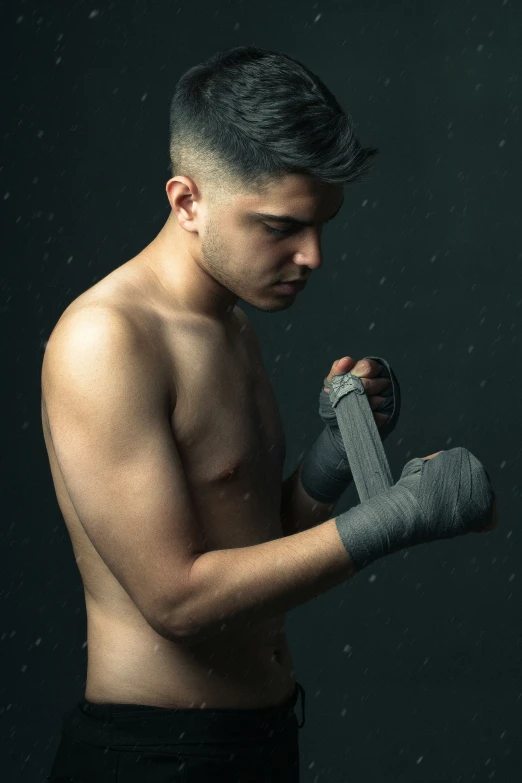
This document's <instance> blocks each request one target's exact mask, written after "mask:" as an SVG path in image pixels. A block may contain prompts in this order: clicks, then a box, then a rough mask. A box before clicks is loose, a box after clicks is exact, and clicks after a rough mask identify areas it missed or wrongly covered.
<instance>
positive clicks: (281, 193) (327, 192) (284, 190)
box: [237, 176, 344, 212]
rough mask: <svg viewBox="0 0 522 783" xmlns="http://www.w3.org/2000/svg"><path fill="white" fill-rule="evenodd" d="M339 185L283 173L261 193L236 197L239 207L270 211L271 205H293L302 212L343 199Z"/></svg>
mask: <svg viewBox="0 0 522 783" xmlns="http://www.w3.org/2000/svg"><path fill="white" fill-rule="evenodd" d="M343 192H344V188H343V186H342V185H330V184H327V183H320V182H313V181H312V180H310V178H309V177H300V176H299V177H297V176H292V177H285V178H284V179H283V180H278V181H275V182H274V184H269V185H268V186H267V187H266V189H265V190H264V192H262V193H248V194H242V195H241V196H239V197H238V199H237V206H238V207H239V208H240V209H246V210H249V211H250V210H253V211H259V212H263V211H265V212H266V211H270V210H272V211H273V210H274V209H284V210H287V211H288V209H292V210H299V211H303V212H309V211H310V210H312V211H314V210H315V209H320V208H321V206H322V205H324V207H325V208H326V209H330V208H331V207H332V206H334V205H337V204H339V203H341V202H342V200H343Z"/></svg>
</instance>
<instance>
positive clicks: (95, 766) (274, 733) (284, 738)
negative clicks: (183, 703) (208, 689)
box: [47, 682, 305, 783]
mask: <svg viewBox="0 0 522 783" xmlns="http://www.w3.org/2000/svg"><path fill="white" fill-rule="evenodd" d="M299 693H301V699H302V722H301V723H299V724H298V722H297V718H296V715H295V712H294V707H295V705H296V703H297V698H298V695H299ZM304 707H305V692H304V688H303V687H302V685H300V684H299V683H298V682H296V686H295V690H294V692H293V694H292V696H290V698H289V699H288V700H287V701H286V702H285V703H284V704H281V705H278V706H277V707H267V708H262V709H241V710H236V709H230V708H224V709H221V708H220V709H214V708H211V709H205V708H202V709H198V708H194V709H181V708H172V709H170V708H165V707H149V706H145V705H142V704H141V705H140V704H94V703H92V702H89V701H86V699H82V700H81V701H79V702H78V703H77V704H76V705H75V706H74V707H73V709H71V710H70V711H68V712H66V713H65V715H64V716H63V721H62V734H61V738H60V744H59V745H58V749H57V751H56V755H55V758H54V762H53V765H52V768H51V772H50V775H49V776H48V777H47V780H50V781H52V783H178V782H179V783H181V782H183V783H193V782H194V783H196V781H208V782H209V783H211V782H212V781H215V783H219V782H220V781H226V783H279V782H280V781H281V783H283V781H284V783H299V748H298V729H300V728H302V726H304V723H305V711H304Z"/></svg>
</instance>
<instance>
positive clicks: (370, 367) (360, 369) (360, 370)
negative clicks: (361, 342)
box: [350, 359, 382, 378]
mask: <svg viewBox="0 0 522 783" xmlns="http://www.w3.org/2000/svg"><path fill="white" fill-rule="evenodd" d="M381 370H382V364H381V363H380V362H376V361H375V359H360V360H359V361H358V362H357V364H356V365H355V367H354V368H353V370H350V372H351V373H352V375H357V377H359V378H360V377H361V375H364V377H365V378H375V377H376V376H377V375H379V373H380V372H381Z"/></svg>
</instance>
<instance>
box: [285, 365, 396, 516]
mask: <svg viewBox="0 0 522 783" xmlns="http://www.w3.org/2000/svg"><path fill="white" fill-rule="evenodd" d="M364 359H373V360H375V361H376V362H378V363H379V364H380V365H381V370H380V372H379V375H378V376H377V377H378V378H389V379H390V381H391V383H390V384H389V385H388V386H387V387H386V389H384V390H383V391H381V393H380V394H381V396H382V397H383V398H384V399H383V400H382V402H381V403H380V404H379V405H378V406H377V407H376V408H375V411H379V412H381V413H386V414H387V415H388V417H389V418H388V420H387V421H385V422H384V423H383V424H381V425H380V426H379V437H380V439H381V440H382V441H383V442H384V441H385V440H386V438H387V437H388V435H389V434H390V433H391V432H393V430H394V429H395V427H396V426H397V422H398V420H399V414H400V410H401V393H400V387H399V381H398V380H397V377H396V375H395V373H394V372H393V369H392V368H391V366H390V365H389V364H388V362H387V361H386V359H382V358H381V357H380V356H365V357H364ZM323 386H326V387H330V381H329V380H327V378H325V379H324V381H323ZM319 416H320V417H321V419H322V420H323V421H324V423H325V428H324V430H323V431H322V432H321V433H320V435H319V437H318V438H317V440H316V441H315V443H314V444H313V445H312V447H311V449H310V450H309V451H308V453H307V455H306V457H305V459H304V460H303V464H302V466H301V484H302V486H303V489H304V490H305V492H306V493H307V494H308V495H309V496H310V497H311V498H313V499H314V500H317V501H318V502H319V503H334V504H335V503H336V502H337V500H338V499H339V497H340V496H341V495H342V493H343V492H344V491H345V489H347V487H348V486H349V484H350V483H351V481H352V478H353V477H352V472H351V469H350V464H349V462H348V459H347V456H346V451H345V447H344V442H343V438H342V435H341V431H340V429H339V423H338V421H337V416H336V413H335V410H334V408H333V407H332V403H331V401H330V397H329V393H328V392H326V391H325V390H324V388H323V389H321V393H320V395H319Z"/></svg>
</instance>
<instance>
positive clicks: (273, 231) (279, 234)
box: [263, 223, 295, 237]
mask: <svg viewBox="0 0 522 783" xmlns="http://www.w3.org/2000/svg"><path fill="white" fill-rule="evenodd" d="M263 225H264V227H265V229H266V230H267V231H268V232H269V233H270V234H273V235H274V236H276V237H284V236H287V235H288V234H293V233H294V231H295V229H294V228H290V229H287V230H286V231H280V230H279V229H277V228H270V226H267V224H266V223H263Z"/></svg>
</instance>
